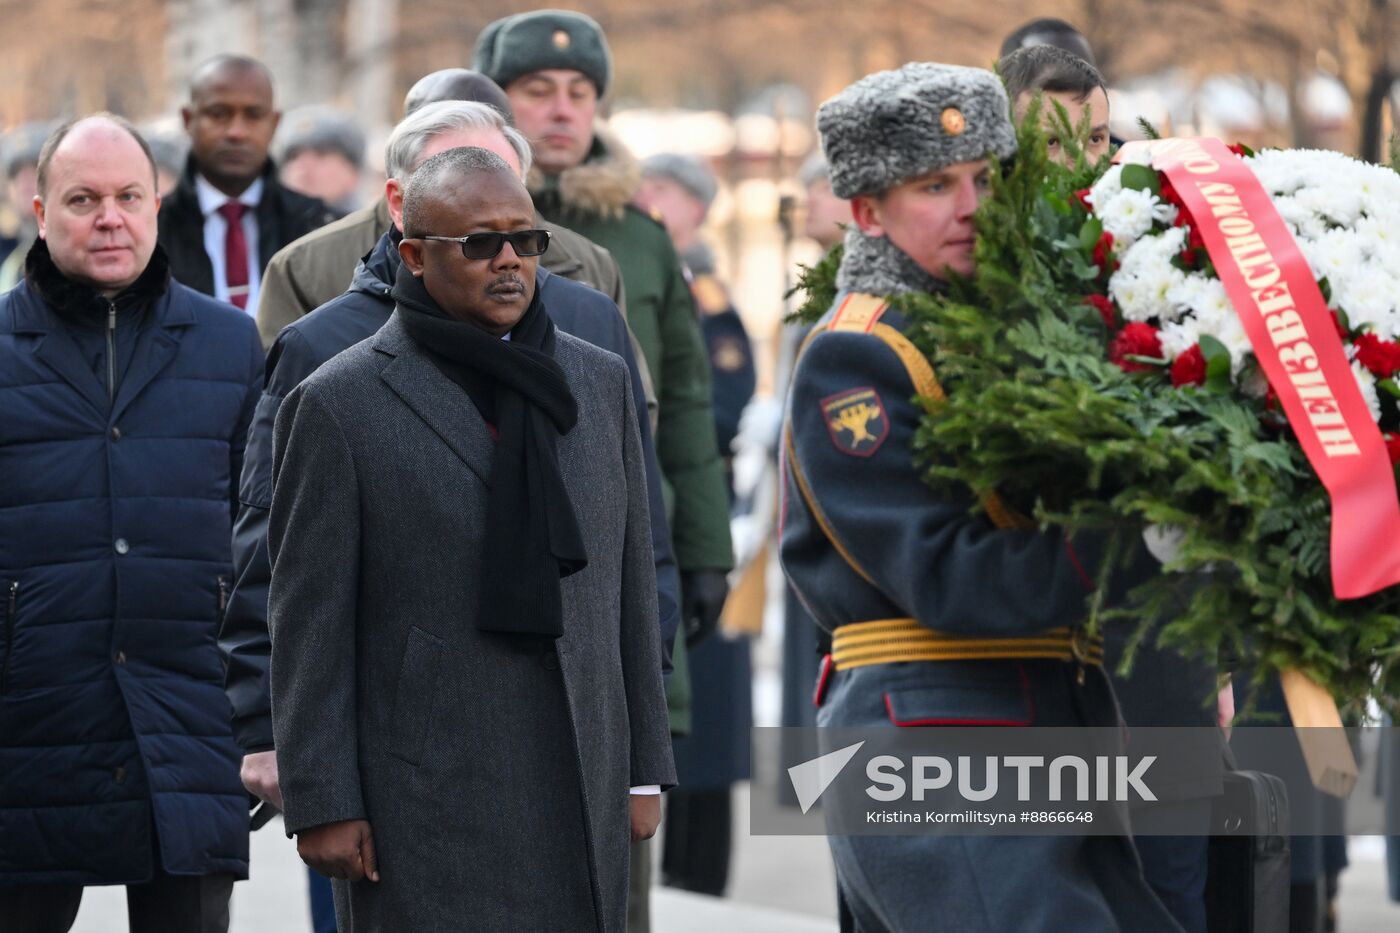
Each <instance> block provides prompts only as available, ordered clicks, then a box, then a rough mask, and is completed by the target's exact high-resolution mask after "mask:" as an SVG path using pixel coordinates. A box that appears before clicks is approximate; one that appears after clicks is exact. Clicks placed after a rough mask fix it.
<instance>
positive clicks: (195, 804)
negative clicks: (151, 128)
mask: <svg viewBox="0 0 1400 933" xmlns="http://www.w3.org/2000/svg"><path fill="white" fill-rule="evenodd" d="M155 184H156V181H155V164H154V161H153V160H152V159H151V153H150V150H149V148H147V146H146V144H145V142H144V141H143V140H142V139H141V138H140V136H139V135H138V134H137V133H136V131H135V130H134V129H133V128H132V127H131V126H130V124H128V123H127V122H126V121H124V120H122V119H121V118H119V117H113V116H111V115H107V114H100V115H98V116H95V117H89V118H86V119H84V120H80V121H78V122H77V123H75V124H71V125H69V126H66V127H62V128H60V129H58V130H56V131H55V133H54V135H53V136H52V137H50V139H49V142H48V143H46V145H45V147H44V151H43V154H42V155H41V158H40V163H39V196H38V198H36V199H35V208H34V209H35V214H36V215H37V216H38V218H39V230H40V239H39V240H38V241H37V242H36V243H35V245H34V247H33V248H32V249H31V250H30V252H29V255H28V256H27V258H26V266H25V278H24V281H23V282H22V283H20V284H19V285H18V286H16V287H15V288H14V289H13V290H11V291H10V292H8V293H6V294H4V295H0V412H3V415H2V416H0V600H3V601H0V611H3V615H0V622H3V627H0V927H3V929H4V930H5V931H7V933H11V931H13V933H39V931H43V933H48V931H64V930H67V929H68V928H69V927H70V926H71V924H72V922H73V919H74V917H75V916H76V914H77V911H78V906H79V901H80V900H81V898H82V893H83V888H84V886H86V885H98V884H124V885H127V902H128V914H129V917H130V925H131V926H130V928H131V929H132V930H133V931H156V930H159V931H161V933H185V931H188V933H210V931H225V930H227V927H228V898H229V895H230V893H231V891H232V888H233V882H234V881H235V880H236V879H239V878H245V877H247V874H248V797H247V794H246V793H245V792H244V790H243V788H242V785H241V783H240V781H239V777H238V767H239V753H238V750H237V746H235V744H234V742H233V736H232V727H231V721H230V707H229V702H228V699H227V697H226V696H225V695H224V692H223V664H222V661H221V659H220V655H219V649H218V645H217V642H216V637H217V632H218V626H219V617H220V615H221V613H222V611H223V603H224V600H225V594H226V592H227V590H228V587H229V584H230V576H231V573H232V570H231V555H230V545H229V535H230V527H231V521H232V515H233V509H234V506H235V505H236V487H237V480H238V475H239V469H240V465H241V461H242V458H243V447H244V439H245V437H246V435H247V430H248V424H249V422H250V420H251V418H252V413H253V409H254V406H255V405H256V403H257V398H258V393H259V390H260V388H261V382H262V350H261V346H260V344H259V341H258V335H257V330H256V327H255V325H254V324H253V321H252V319H251V318H249V317H248V316H247V315H245V314H242V313H240V312H239V311H238V310H237V309H235V308H233V307H232V306H229V305H225V304H223V303H221V302H218V301H215V300H214V299H212V298H207V297H205V296H203V295H200V294H199V293H197V292H195V291H193V290H191V289H189V288H186V287H185V286H183V285H181V284H179V283H178V282H175V281H173V280H172V279H171V278H170V270H169V264H168V263H167V261H166V259H165V256H164V254H163V253H162V252H161V251H160V250H159V249H158V248H157V247H156V211H157V209H158V205H159V199H158V197H157V194H156V190H155Z"/></svg>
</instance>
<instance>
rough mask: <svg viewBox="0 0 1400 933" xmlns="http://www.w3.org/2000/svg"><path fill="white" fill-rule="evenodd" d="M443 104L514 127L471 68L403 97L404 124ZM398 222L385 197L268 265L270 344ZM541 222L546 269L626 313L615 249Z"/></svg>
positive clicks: (265, 309) (424, 83)
mask: <svg viewBox="0 0 1400 933" xmlns="http://www.w3.org/2000/svg"><path fill="white" fill-rule="evenodd" d="M443 101H476V102H479V103H483V104H489V105H490V106H491V107H492V108H494V109H495V110H496V111H497V116H496V117H494V118H493V119H492V125H493V126H509V125H511V118H510V104H509V102H508V101H507V102H504V103H503V101H505V93H504V92H503V91H502V90H501V89H500V88H499V87H497V86H496V84H495V83H494V82H493V81H492V80H491V79H490V78H487V77H485V76H483V75H481V74H479V73H477V72H474V71H468V70H466V69H465V68H446V69H443V70H442V71H435V72H433V73H432V74H429V75H425V76H424V77H423V78H421V79H419V81H418V83H417V84H415V85H414V86H413V87H412V88H411V89H410V90H409V92H408V96H407V97H406V98H405V99H404V119H405V120H407V119H408V118H409V117H411V116H413V115H414V113H416V112H417V111H418V110H420V109H422V108H423V107H425V106H427V105H429V104H434V103H440V102H443ZM407 180H408V179H407V177H405V178H404V179H403V181H407ZM392 225H393V219H392V218H391V217H390V215H389V204H388V202H387V201H386V199H385V198H379V199H378V200H377V201H376V202H375V203H374V204H372V205H370V206H368V207H363V208H361V209H359V210H357V211H354V212H352V213H350V214H347V215H346V216H344V217H342V218H341V219H340V220H337V221H335V222H334V223H329V224H326V225H325V226H324V227H322V228H321V229H319V230H316V231H313V232H312V233H309V234H307V235H306V236H304V237H302V238H301V239H299V240H297V241H295V242H293V243H290V244H288V245H287V246H286V247H284V248H283V249H281V250H279V251H278V252H277V254H276V255H275V256H273V257H272V259H271V260H270V261H269V262H268V264H267V270H266V271H265V272H264V273H263V279H262V286H261V291H260V293H259V294H260V297H259V300H258V332H259V333H260V334H262V339H263V346H265V347H270V346H272V341H274V340H276V339H277V335H278V333H280V332H281V330H282V328H284V327H286V326H287V325H288V324H290V323H292V322H293V321H295V320H296V319H297V318H299V317H301V316H302V315H304V314H309V313H311V312H312V311H313V310H315V309H316V308H319V307H320V306H321V305H323V304H325V303H326V302H328V301H330V300H331V299H332V298H334V297H336V296H337V295H339V294H340V293H341V292H343V291H345V289H346V288H347V287H348V286H349V285H350V277H351V276H352V275H353V274H354V271H355V264H356V263H357V262H359V261H360V257H361V256H363V255H365V253H367V252H369V251H370V250H371V249H373V248H374V245H375V243H377V242H379V238H380V237H382V236H383V235H384V234H385V233H386V232H388V230H389V228H390V227H391V226H392ZM535 225H536V226H538V227H540V228H542V229H545V230H548V231H549V232H550V237H551V239H550V246H549V252H547V253H545V254H544V256H543V257H541V259H540V265H541V266H543V267H544V268H546V269H548V270H549V271H550V272H553V273H554V274H555V275H562V276H563V277H564V278H566V279H573V280H574V281H577V282H582V283H583V284H585V285H591V286H593V287H594V288H596V289H598V290H599V291H601V292H603V293H604V294H605V295H607V296H608V297H609V298H611V299H612V300H613V301H614V302H616V303H617V306H618V307H619V308H621V309H622V312H623V315H624V316H626V313H627V305H626V303H625V301H624V298H623V294H622V274H621V273H620V272H619V271H618V268H617V263H616V262H614V261H613V258H612V256H611V255H609V254H608V251H607V250H605V249H603V248H602V247H601V246H598V245H596V244H595V243H593V242H591V241H589V240H587V239H585V238H583V237H582V236H579V235H578V234H577V233H574V232H573V231H572V230H567V229H565V228H563V227H560V226H556V225H554V224H549V223H546V222H545V221H544V220H543V218H541V217H538V216H537V217H536V218H535Z"/></svg>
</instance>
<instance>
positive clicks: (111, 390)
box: [107, 301, 117, 403]
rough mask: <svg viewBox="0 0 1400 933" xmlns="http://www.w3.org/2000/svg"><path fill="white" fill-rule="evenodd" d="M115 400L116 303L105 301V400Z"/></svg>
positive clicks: (109, 401)
mask: <svg viewBox="0 0 1400 933" xmlns="http://www.w3.org/2000/svg"><path fill="white" fill-rule="evenodd" d="M116 400H117V305H116V302H112V301H109V302H107V401H108V403H112V402H115V401H116Z"/></svg>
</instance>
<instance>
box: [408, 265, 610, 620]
mask: <svg viewBox="0 0 1400 933" xmlns="http://www.w3.org/2000/svg"><path fill="white" fill-rule="evenodd" d="M391 294H392V295H393V298H394V300H395V301H396V302H397V303H398V314H399V319H400V320H402V321H403V326H404V330H406V331H408V335H409V336H410V337H412V338H413V340H414V342H416V343H417V344H418V345H419V346H420V347H422V348H423V349H424V350H427V351H428V356H429V358H430V359H432V360H433V362H434V363H435V364H436V365H437V367H438V368H439V369H440V370H441V371H442V372H443V373H444V374H445V375H446V376H447V377H448V378H450V379H451V380H452V381H453V382H455V383H457V384H458V385H459V386H461V387H462V388H463V389H465V390H466V392H467V394H468V395H469V396H471V400H472V402H473V403H474V404H475V405H476V407H477V410H479V411H480V412H481V415H482V417H483V418H485V419H486V420H487V421H489V422H491V423H492V424H493V425H494V426H495V428H496V430H497V432H498V438H497V441H496V458H495V461H494V463H493V465H492V468H491V500H490V504H489V505H488V506H487V509H486V538H485V540H484V541H483V542H482V559H481V579H480V581H479V587H478V589H479V590H480V592H481V606H480V611H479V612H478V614H477V620H478V621H477V627H478V628H480V629H482V630H483V631H488V632H504V633H508V634H512V635H528V636H537V637H544V638H558V637H559V636H560V635H562V634H563V633H564V612H563V602H562V600H561V598H560V594H559V578H560V577H566V576H568V575H569V574H571V573H576V572H578V571H580V570H582V569H583V568H584V567H585V566H587V565H588V555H587V554H586V553H585V551H584V547H583V536H582V535H581V534H580V533H579V528H578V519H577V517H576V516H575V514H574V506H573V503H572V502H570V501H569V493H568V490H567V489H566V488H565V487H564V477H563V476H562V475H561V474H560V472H559V451H558V445H559V438H560V437H561V436H563V435H565V434H568V433H569V431H571V430H572V429H573V427H574V424H575V423H577V421H578V404H577V403H576V402H575V401H574V396H573V393H572V392H571V391H569V383H568V382H567V380H565V378H564V370H563V369H562V368H560V366H559V364H558V363H557V362H555V360H554V322H553V321H551V320H550V319H549V315H548V314H546V313H545V310H544V305H542V304H541V303H540V296H539V292H538V291H536V293H535V297H534V299H533V300H532V301H531V302H530V307H529V308H528V309H526V311H525V315H524V317H522V318H521V319H520V322H519V323H518V324H516V325H515V328H514V329H513V330H512V331H511V333H510V340H509V341H506V340H501V339H499V338H497V337H493V336H491V335H490V334H488V333H486V331H484V330H481V329H480V328H478V327H475V326H473V325H471V324H468V323H465V322H463V321H457V320H454V319H452V318H450V317H448V316H447V315H446V314H445V313H444V312H443V311H442V309H441V308H439V307H438V305H437V303H436V302H435V301H433V299H432V296H431V295H429V294H428V290H427V289H426V288H424V287H423V283H422V281H421V280H420V279H417V278H415V277H414V276H413V274H412V273H411V272H409V270H408V268H407V267H404V268H401V269H400V270H399V274H398V278H397V279H396V280H395V282H394V289H393V291H392V292H391Z"/></svg>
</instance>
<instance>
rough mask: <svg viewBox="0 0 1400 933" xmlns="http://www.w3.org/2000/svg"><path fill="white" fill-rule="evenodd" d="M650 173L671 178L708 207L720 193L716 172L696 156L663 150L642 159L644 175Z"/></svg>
mask: <svg viewBox="0 0 1400 933" xmlns="http://www.w3.org/2000/svg"><path fill="white" fill-rule="evenodd" d="M648 175H652V176H659V177H661V178H669V179H671V181H673V182H675V183H676V184H678V185H680V186H681V187H682V188H684V189H685V191H686V193H687V194H689V195H690V196H691V197H693V198H695V200H697V201H699V202H701V203H702V204H704V205H705V206H706V207H707V208H708V207H709V206H710V205H711V204H713V203H714V200H715V195H716V194H717V193H719V184H718V183H717V182H716V181H715V176H714V173H713V172H711V171H710V170H709V168H708V167H707V166H706V165H705V163H704V162H701V161H700V160H699V159H697V158H695V157H694V156H688V155H681V154H680V153H676V152H662V153H658V154H657V155H654V156H650V157H648V158H646V159H643V160H642V177H643V178H645V177H647V176H648Z"/></svg>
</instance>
